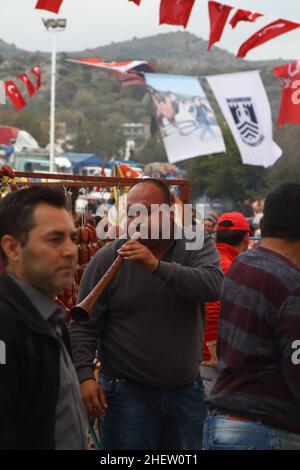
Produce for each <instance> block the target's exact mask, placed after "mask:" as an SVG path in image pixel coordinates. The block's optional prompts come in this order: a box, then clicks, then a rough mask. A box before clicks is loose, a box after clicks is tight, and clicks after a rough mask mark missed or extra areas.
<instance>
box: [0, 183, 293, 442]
mask: <svg viewBox="0 0 300 470" xmlns="http://www.w3.org/2000/svg"><path fill="white" fill-rule="evenodd" d="M162 204H165V205H171V204H172V196H171V193H170V191H169V189H168V187H167V186H165V185H164V184H163V183H162V182H161V181H159V180H155V179H145V180H142V181H140V182H138V183H137V184H135V185H134V186H133V187H132V188H131V189H130V191H129V193H128V207H129V208H130V207H140V206H141V205H143V206H144V207H146V208H147V217H146V219H147V220H142V222H140V224H142V225H143V223H145V224H146V225H147V230H148V235H149V236H148V237H143V236H140V238H139V239H129V240H128V239H126V238H125V237H120V238H118V239H116V240H113V241H110V242H109V243H106V244H105V245H104V247H103V248H101V249H100V250H99V251H98V252H97V253H96V254H95V256H94V257H93V258H92V260H91V261H90V263H89V264H88V267H87V269H86V271H85V273H84V275H83V277H82V280H81V283H80V289H79V299H78V301H79V302H81V301H82V300H84V299H85V298H86V296H87V295H88V294H89V293H90V292H91V291H92V289H93V288H94V286H95V285H96V284H97V282H98V281H99V279H100V278H101V277H102V276H103V275H104V274H105V273H107V271H108V269H109V267H110V266H111V264H112V262H113V261H114V260H115V258H116V257H117V256H120V257H122V258H123V265H122V267H121V269H119V271H118V272H117V273H116V275H115V277H114V278H113V279H112V280H111V282H110V283H109V284H108V286H107V287H106V289H105V291H104V293H103V294H102V295H101V297H99V299H98V300H97V301H96V303H95V305H94V307H93V310H92V313H91V316H90V319H89V321H88V322H84V321H79V320H72V321H71V322H70V324H68V325H67V324H66V323H65V322H64V312H63V310H62V309H61V308H60V307H59V306H58V304H57V303H55V297H56V295H57V294H58V293H59V292H61V291H62V290H63V289H65V288H66V287H68V286H69V285H70V283H71V282H72V279H73V271H74V268H75V266H76V263H77V241H76V230H75V225H74V221H73V218H72V216H71V214H70V212H69V210H68V209H69V208H68V205H67V203H66V200H65V194H64V192H63V191H61V190H59V189H55V188H49V187H43V188H40V187H31V188H27V189H23V190H20V191H17V192H14V193H10V194H8V195H7V196H6V197H5V198H4V199H3V200H2V201H1V203H0V253H1V258H2V263H3V267H2V268H3V272H2V273H1V274H0V342H1V344H2V345H4V346H5V354H4V356H3V355H2V356H1V358H0V448H1V449H70V450H79V449H86V448H87V434H88V420H89V421H90V422H91V421H93V420H98V423H99V428H100V438H101V445H102V448H103V449H104V450H107V451H108V450H177V451H180V450H201V449H205V450H219V449H223V450H243V449H268V450H269V449H300V368H299V365H300V338H299V334H300V309H299V306H300V228H299V224H298V221H297V216H295V214H297V213H298V211H299V209H300V185H297V184H284V185H281V186H279V187H277V188H275V189H273V190H272V191H271V192H270V193H269V194H268V195H267V197H266V199H265V201H264V207H263V217H262V218H261V220H260V222H259V226H260V230H261V240H260V242H259V244H257V245H256V246H255V247H254V248H252V249H249V242H250V238H251V235H252V233H253V232H252V227H251V226H250V224H249V217H252V216H250V215H249V213H244V214H243V213H242V212H230V213H224V214H222V215H221V216H220V217H218V215H217V214H210V215H209V217H208V218H207V219H206V220H205V223H204V228H205V231H204V236H203V243H202V245H201V247H197V248H194V249H192V250H189V249H187V239H186V237H185V233H184V231H182V236H181V237H177V236H176V237H175V235H174V233H175V221H174V219H173V218H172V217H173V216H172V212H169V215H168V217H169V218H170V220H169V222H170V226H171V230H170V234H169V237H167V238H166V237H164V236H162V225H163V224H162V222H163V221H162V218H161V217H155V215H156V214H155V211H154V210H153V209H152V207H153V205H158V206H160V205H162ZM246 205H247V204H246ZM248 205H249V204H248ZM249 207H250V206H249ZM251 207H252V204H251ZM258 211H260V212H261V213H262V208H259V209H258ZM136 217H137V216H136ZM134 219H135V217H134V216H132V217H131V216H130V217H128V223H130V222H131V221H134ZM155 224H156V225H157V226H156V227H155ZM153 228H156V229H157V230H156V232H157V233H158V234H159V236H158V237H156V238H155V239H153V238H151V236H150V234H151V233H152V229H153ZM198 228H199V227H198ZM141 233H143V232H142V230H141ZM177 233H178V231H177ZM298 324H299V333H298ZM96 359H97V360H98V361H100V370H99V374H98V375H96V374H95V360H96Z"/></svg>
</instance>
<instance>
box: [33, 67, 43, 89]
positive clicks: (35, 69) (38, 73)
mask: <svg viewBox="0 0 300 470" xmlns="http://www.w3.org/2000/svg"><path fill="white" fill-rule="evenodd" d="M31 72H32V73H33V75H35V76H36V89H37V90H39V89H40V88H41V84H42V72H41V67H40V66H39V65H35V66H34V67H32V68H31Z"/></svg>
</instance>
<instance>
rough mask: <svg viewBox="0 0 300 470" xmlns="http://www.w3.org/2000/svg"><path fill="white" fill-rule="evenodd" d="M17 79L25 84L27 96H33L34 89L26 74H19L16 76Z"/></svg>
mask: <svg viewBox="0 0 300 470" xmlns="http://www.w3.org/2000/svg"><path fill="white" fill-rule="evenodd" d="M18 79H19V80H21V81H22V82H23V83H25V85H26V87H27V91H28V93H29V96H33V95H34V94H35V87H34V85H33V83H32V81H31V80H30V78H29V77H28V75H27V73H21V74H20V75H19V76H18Z"/></svg>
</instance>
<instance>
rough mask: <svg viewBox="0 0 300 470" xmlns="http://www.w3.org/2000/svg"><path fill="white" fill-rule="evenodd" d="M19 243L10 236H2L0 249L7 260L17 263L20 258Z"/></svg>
mask: <svg viewBox="0 0 300 470" xmlns="http://www.w3.org/2000/svg"><path fill="white" fill-rule="evenodd" d="M20 246H21V245H20V242H19V240H17V239H16V238H14V237H12V236H11V235H4V237H2V239H1V248H2V250H3V252H4V254H5V256H6V257H7V259H8V260H11V261H14V262H16V261H18V260H19V258H20Z"/></svg>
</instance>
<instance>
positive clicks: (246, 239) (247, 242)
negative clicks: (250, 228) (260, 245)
mask: <svg viewBox="0 0 300 470" xmlns="http://www.w3.org/2000/svg"><path fill="white" fill-rule="evenodd" d="M249 237H250V234H249V232H247V233H246V235H245V236H244V240H243V242H244V245H245V246H246V247H247V248H248V246H249V243H250V240H249Z"/></svg>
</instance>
